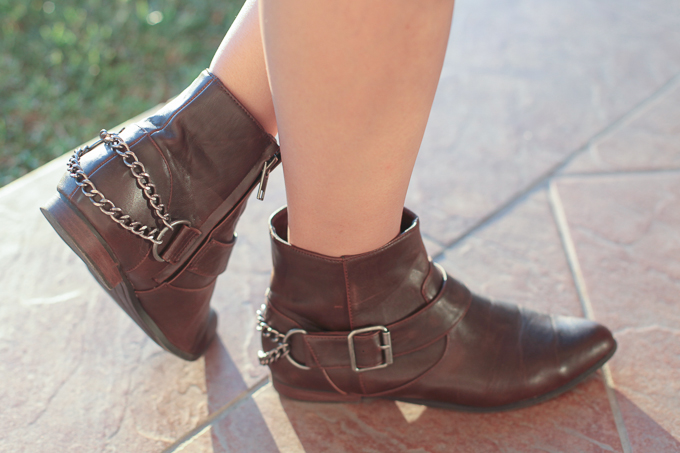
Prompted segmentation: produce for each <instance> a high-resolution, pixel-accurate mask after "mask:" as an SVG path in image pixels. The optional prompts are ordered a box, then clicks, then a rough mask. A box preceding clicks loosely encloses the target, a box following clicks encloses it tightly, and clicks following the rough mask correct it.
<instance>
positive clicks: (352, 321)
mask: <svg viewBox="0 0 680 453" xmlns="http://www.w3.org/2000/svg"><path fill="white" fill-rule="evenodd" d="M342 272H343V273H344V274H345V291H346V292H347V298H346V300H347V312H348V313H349V329H350V330H354V319H353V317H352V301H351V299H350V297H349V275H347V266H346V265H345V262H344V261H343V262H342Z"/></svg>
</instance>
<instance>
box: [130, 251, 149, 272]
mask: <svg viewBox="0 0 680 453" xmlns="http://www.w3.org/2000/svg"><path fill="white" fill-rule="evenodd" d="M149 253H151V247H149V249H148V250H147V251H146V253H145V254H144V256H143V257H142V259H140V260H139V262H138V263H137V264H135V265H134V267H133V268H132V269H130V270H127V271H125V272H126V273H130V272H134V271H135V270H136V269H137V268H138V267H139V266H141V265H142V263H144V261H146V259H147V258H148V257H149Z"/></svg>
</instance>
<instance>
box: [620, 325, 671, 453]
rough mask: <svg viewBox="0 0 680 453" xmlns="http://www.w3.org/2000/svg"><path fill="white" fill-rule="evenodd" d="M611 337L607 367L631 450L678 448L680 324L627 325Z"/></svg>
mask: <svg viewBox="0 0 680 453" xmlns="http://www.w3.org/2000/svg"><path fill="white" fill-rule="evenodd" d="M616 339H617V341H618V342H619V348H620V349H619V352H618V353H617V355H616V356H615V357H614V359H613V360H612V362H611V365H610V367H611V371H612V374H613V377H614V382H615V384H616V395H617V399H618V401H619V406H620V407H621V411H622V413H623V416H624V421H625V423H626V427H627V429H628V437H629V438H630V440H631V444H632V446H633V449H634V451H639V452H647V451H650V452H659V453H674V452H678V451H680V329H675V330H673V329H668V328H664V327H658V326H650V327H644V328H631V329H625V330H623V331H620V332H617V333H616Z"/></svg>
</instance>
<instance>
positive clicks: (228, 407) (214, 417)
mask: <svg viewBox="0 0 680 453" xmlns="http://www.w3.org/2000/svg"><path fill="white" fill-rule="evenodd" d="M268 382H269V376H265V377H263V378H262V379H260V380H259V381H257V383H255V385H253V386H252V387H251V388H249V389H247V390H244V391H242V392H241V393H239V394H238V395H236V397H234V398H233V399H232V400H231V401H229V402H228V403H227V404H225V405H224V406H222V407H221V408H219V409H218V410H216V411H215V412H213V413H212V414H210V415H209V416H208V417H207V418H206V419H205V420H203V421H202V422H200V423H199V424H198V425H196V427H195V428H194V429H192V430H191V431H189V432H188V433H186V434H184V435H183V436H182V437H180V438H179V439H177V440H176V441H175V442H174V443H173V444H172V445H170V446H168V447H167V448H166V449H165V450H163V453H171V452H175V451H182V450H184V448H185V447H186V446H188V445H189V444H190V443H191V442H193V441H194V439H196V438H197V437H198V436H200V435H201V434H203V433H204V432H206V431H207V430H209V429H210V427H211V426H212V425H213V423H215V422H217V421H219V420H221V419H223V418H224V417H226V416H227V415H229V414H230V413H231V412H232V411H233V410H234V409H236V408H238V407H239V406H240V403H242V402H243V401H244V400H245V399H246V398H248V397H250V396H252V395H253V394H254V393H255V392H257V391H258V390H260V389H261V388H262V387H264V386H265V385H267V383H268Z"/></svg>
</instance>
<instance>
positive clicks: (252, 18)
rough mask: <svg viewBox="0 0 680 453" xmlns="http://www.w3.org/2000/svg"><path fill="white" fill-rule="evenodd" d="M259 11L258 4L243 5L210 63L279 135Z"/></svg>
mask: <svg viewBox="0 0 680 453" xmlns="http://www.w3.org/2000/svg"><path fill="white" fill-rule="evenodd" d="M257 11H258V5H257V0H248V1H247V2H246V3H245V4H244V5H243V8H241V12H240V13H239V15H238V16H237V17H236V20H235V21H234V23H233V24H232V26H231V28H229V31H228V32H227V35H226V36H225V37H224V40H222V44H220V47H219V49H218V50H217V53H216V54H215V57H214V58H213V60H212V63H210V71H211V72H212V73H213V74H215V75H216V76H217V77H218V78H219V79H220V80H221V81H222V83H224V85H225V86H226V87H227V88H229V90H230V91H231V92H232V93H233V94H234V96H236V97H237V98H238V100H239V101H240V102H241V103H242V104H243V105H244V107H245V108H246V109H248V111H249V112H250V113H251V114H252V115H253V116H254V117H255V119H257V121H258V122H259V123H260V124H261V125H262V127H264V128H265V130H266V131H267V132H269V133H270V134H272V135H276V117H275V115H274V104H272V95H271V91H270V90H269V81H268V80H267V70H266V67H265V63H264V53H263V50H262V36H261V33H260V22H259V19H258V13H257Z"/></svg>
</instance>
